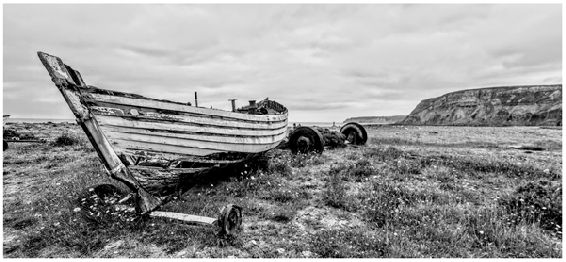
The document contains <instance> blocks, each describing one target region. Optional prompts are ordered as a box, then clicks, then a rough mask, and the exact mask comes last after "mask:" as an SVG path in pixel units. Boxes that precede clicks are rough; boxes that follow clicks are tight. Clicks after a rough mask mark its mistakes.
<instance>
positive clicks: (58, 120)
mask: <svg viewBox="0 0 566 262" xmlns="http://www.w3.org/2000/svg"><path fill="white" fill-rule="evenodd" d="M5 122H6V123H47V122H51V123H65V122H67V123H76V121H75V119H65V118H11V117H9V118H7V119H6V120H5ZM293 124H295V125H301V126H320V127H332V126H333V125H334V126H340V125H341V124H342V122H289V126H293Z"/></svg>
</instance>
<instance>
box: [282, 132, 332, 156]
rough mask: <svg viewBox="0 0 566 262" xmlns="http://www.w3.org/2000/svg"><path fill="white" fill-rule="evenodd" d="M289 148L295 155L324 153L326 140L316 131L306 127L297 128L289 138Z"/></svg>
mask: <svg viewBox="0 0 566 262" xmlns="http://www.w3.org/2000/svg"><path fill="white" fill-rule="evenodd" d="M289 147H290V148H291V152H292V153H293V154H297V153H309V152H313V151H314V152H317V153H319V154H320V153H322V151H324V138H323V136H322V134H320V132H318V131H316V129H314V128H311V127H306V126H301V127H298V128H295V129H294V130H293V131H292V132H291V135H290V136H289Z"/></svg>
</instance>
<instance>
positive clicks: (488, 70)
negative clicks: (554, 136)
mask: <svg viewBox="0 0 566 262" xmlns="http://www.w3.org/2000/svg"><path fill="white" fill-rule="evenodd" d="M23 17H25V19H22V18H23ZM3 19H4V61H3V63H4V90H3V93H4V102H5V103H4V112H5V113H9V114H12V115H16V116H26V115H34V116H38V115H41V114H43V113H44V114H45V115H46V116H47V115H49V116H52V115H53V114H61V117H63V116H67V117H70V116H71V114H70V111H69V110H68V109H65V107H66V105H64V104H63V105H59V104H54V103H57V101H59V100H60V101H62V100H61V99H60V94H58V92H57V90H56V89H55V87H54V86H53V85H52V83H51V82H50V79H49V76H48V75H47V73H46V72H45V70H44V69H43V68H42V66H41V64H40V63H39V61H38V59H37V56H36V54H35V52H36V51H38V50H42V51H47V52H48V53H52V54H54V55H57V56H60V57H62V58H63V60H64V61H65V62H66V63H68V64H69V65H71V66H73V67H74V68H75V69H77V70H79V71H81V73H82V75H83V78H84V79H85V80H86V81H87V83H88V84H92V85H95V86H99V87H101V88H108V89H116V90H121V91H125V92H134V93H139V94H142V95H145V96H151V97H157V98H164V99H172V100H180V101H186V100H189V101H192V98H193V92H194V91H197V92H198V93H199V101H201V102H199V105H206V106H214V107H218V108H223V109H229V108H230V105H229V102H228V101H227V99H228V98H237V99H238V103H239V104H243V103H245V102H246V101H247V100H248V99H262V98H264V97H270V98H273V99H276V100H278V101H280V102H282V103H284V104H285V105H286V106H287V107H288V108H289V111H290V118H291V120H292V121H312V120H317V121H341V120H343V119H345V118H347V117H350V116H356V115H371V114H375V115H388V114H407V113H409V112H410V111H411V110H412V109H413V108H414V107H415V106H416V104H417V103H418V102H419V101H420V100H422V99H425V98H430V97H436V96H439V95H442V94H444V93H446V92H452V91H456V90H460V89H464V88H477V87H484V86H502V85H513V84H548V83H556V82H558V83H560V82H561V81H562V77H561V71H562V60H561V59H562V58H561V57H562V40H561V39H562V28H561V21H562V14H561V6H560V5H436V4H435V5H141V4H139V5H66V4H64V5H29V4H28V5H15V4H8V5H4V16H3ZM34 101H35V103H34ZM47 107H50V108H49V109H48V108H47Z"/></svg>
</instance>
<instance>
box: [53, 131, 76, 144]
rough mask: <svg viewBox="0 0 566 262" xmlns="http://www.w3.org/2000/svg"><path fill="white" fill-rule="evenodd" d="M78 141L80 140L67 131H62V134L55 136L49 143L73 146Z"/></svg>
mask: <svg viewBox="0 0 566 262" xmlns="http://www.w3.org/2000/svg"><path fill="white" fill-rule="evenodd" d="M79 142H80V140H79V139H78V138H76V137H74V136H72V135H70V134H69V133H63V134H62V135H60V136H58V137H57V138H55V140H54V141H53V142H52V143H51V145H52V146H59V147H61V146H73V145H76V144H78V143H79Z"/></svg>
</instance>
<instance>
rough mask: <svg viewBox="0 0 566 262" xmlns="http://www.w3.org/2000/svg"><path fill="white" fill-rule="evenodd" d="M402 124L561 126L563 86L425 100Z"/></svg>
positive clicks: (476, 92) (514, 88) (467, 92)
mask: <svg viewBox="0 0 566 262" xmlns="http://www.w3.org/2000/svg"><path fill="white" fill-rule="evenodd" d="M400 123H401V124H406V125H472V126H539V125H545V126H557V125H560V126H561V125H562V85H561V84H559V85H533V86H506V87H489V88H481V89H469V90H462V91H457V92H452V93H448V94H445V95H443V96H440V97H437V98H431V99H425V100H422V101H421V102H420V103H419V104H418V105H417V107H416V108H415V109H414V110H413V111H412V112H411V114H409V115H408V116H407V117H406V118H405V119H404V120H403V121H401V122H400Z"/></svg>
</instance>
